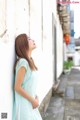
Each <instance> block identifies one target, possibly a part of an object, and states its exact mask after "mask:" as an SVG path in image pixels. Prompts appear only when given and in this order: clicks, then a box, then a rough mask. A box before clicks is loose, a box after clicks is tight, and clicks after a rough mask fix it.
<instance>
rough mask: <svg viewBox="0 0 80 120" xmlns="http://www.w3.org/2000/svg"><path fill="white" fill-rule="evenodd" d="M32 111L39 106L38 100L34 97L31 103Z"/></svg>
mask: <svg viewBox="0 0 80 120" xmlns="http://www.w3.org/2000/svg"><path fill="white" fill-rule="evenodd" d="M32 106H33V109H35V108H37V107H38V106H39V99H38V97H37V96H36V97H35V99H34V101H33V102H32Z"/></svg>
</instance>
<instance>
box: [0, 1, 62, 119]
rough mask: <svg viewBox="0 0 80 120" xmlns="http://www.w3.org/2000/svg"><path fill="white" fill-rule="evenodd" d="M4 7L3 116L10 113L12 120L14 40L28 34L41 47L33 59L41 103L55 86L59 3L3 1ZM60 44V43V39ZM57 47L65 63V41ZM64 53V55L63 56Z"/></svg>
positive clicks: (0, 56)
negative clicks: (55, 24) (55, 28)
mask: <svg viewBox="0 0 80 120" xmlns="http://www.w3.org/2000/svg"><path fill="white" fill-rule="evenodd" d="M0 3H1V4H0V11H3V14H0V20H1V22H2V24H1V31H0V71H1V78H0V88H1V90H0V96H1V97H0V114H1V113H2V112H3V113H4V112H5V113H7V114H8V120H11V119H12V107H13V92H12V91H13V82H14V79H13V78H14V77H13V66H14V61H15V51H14V42H15V41H14V40H15V37H16V36H17V35H18V34H20V33H23V32H25V33H26V34H28V35H29V36H30V37H31V38H32V39H34V40H35V42H36V44H37V49H36V50H34V52H33V58H34V60H35V62H36V64H37V66H38V69H39V72H38V81H39V82H38V88H37V95H38V96H39V99H40V103H41V102H42V100H43V99H44V97H45V96H46V95H47V93H48V92H49V90H50V89H51V87H52V85H53V84H54V64H55V63H54V49H53V48H54V45H53V41H54V40H55V39H53V37H52V35H54V34H53V33H52V12H53V14H54V18H55V19H56V5H55V3H56V1H55V0H54V1H52V0H49V1H48V0H41V1H40V0H35V2H33V1H31V0H6V1H5V0H1V1H0ZM2 6H3V7H2ZM53 6H54V7H53ZM3 8H4V9H3ZM2 18H3V20H2ZM57 29H58V34H60V31H61V29H60V26H59V24H57ZM6 30H7V31H6ZM5 31H6V32H5ZM2 33H4V34H2ZM60 35H61V34H60ZM58 36H59V35H58ZM57 40H58V42H60V37H58V38H57ZM57 47H59V49H58V48H57V50H58V55H57V58H59V59H60V58H61V60H62V57H61V56H62V49H61V47H62V38H61V42H60V46H58V44H57ZM60 51H61V55H60V54H59V53H60ZM59 59H57V60H58V61H57V63H58V66H59V67H58V76H59V75H60V74H61V71H62V66H61V65H62V61H59ZM59 63H60V64H59ZM3 101H4V104H3Z"/></svg>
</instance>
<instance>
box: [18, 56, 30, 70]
mask: <svg viewBox="0 0 80 120" xmlns="http://www.w3.org/2000/svg"><path fill="white" fill-rule="evenodd" d="M21 67H25V68H26V69H27V67H28V61H27V60H26V59H25V58H20V60H19V61H18V63H17V66H16V68H17V69H19V68H21Z"/></svg>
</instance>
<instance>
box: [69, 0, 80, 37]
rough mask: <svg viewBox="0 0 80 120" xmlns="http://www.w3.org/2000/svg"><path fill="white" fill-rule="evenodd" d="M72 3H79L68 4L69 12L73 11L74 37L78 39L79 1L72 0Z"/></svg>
mask: <svg viewBox="0 0 80 120" xmlns="http://www.w3.org/2000/svg"><path fill="white" fill-rule="evenodd" d="M74 2H79V3H74V4H73V3H72V4H70V8H71V10H74V31H75V36H74V37H75V38H78V37H80V0H74Z"/></svg>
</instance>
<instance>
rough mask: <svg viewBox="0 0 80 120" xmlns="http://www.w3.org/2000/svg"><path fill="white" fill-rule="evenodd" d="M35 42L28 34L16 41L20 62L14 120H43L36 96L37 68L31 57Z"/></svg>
mask: <svg viewBox="0 0 80 120" xmlns="http://www.w3.org/2000/svg"><path fill="white" fill-rule="evenodd" d="M35 48H36V44H35V42H34V41H33V40H32V39H30V38H29V37H28V36H27V35H26V34H20V35H19V36H17V37H16V40H15V50H16V54H17V56H18V60H17V63H16V66H15V85H14V90H15V100H14V101H15V103H14V113H13V114H14V115H13V120H42V118H41V115H40V113H39V111H38V106H39V100H38V97H37V96H36V83H37V79H36V72H37V67H36V65H35V63H34V61H33V59H32V57H31V53H32V50H34V49H35Z"/></svg>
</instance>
